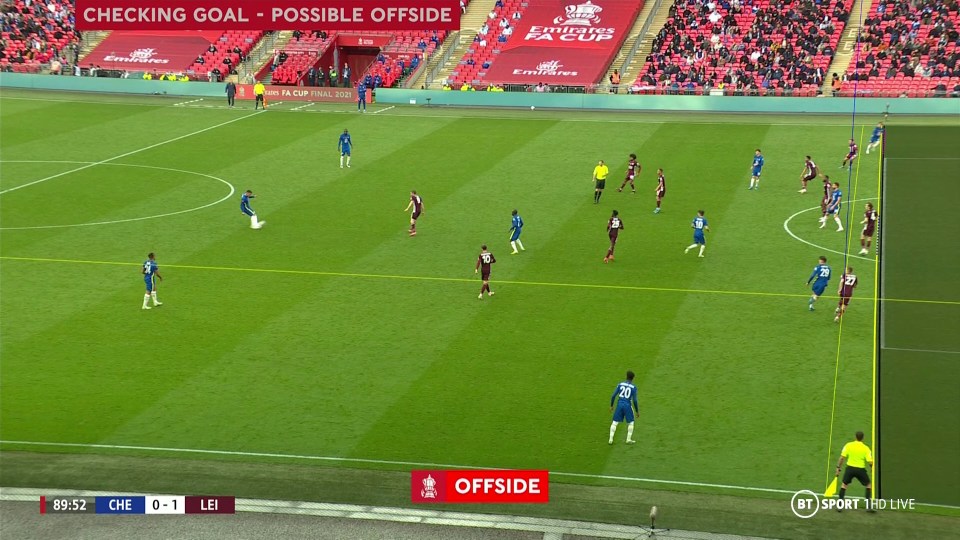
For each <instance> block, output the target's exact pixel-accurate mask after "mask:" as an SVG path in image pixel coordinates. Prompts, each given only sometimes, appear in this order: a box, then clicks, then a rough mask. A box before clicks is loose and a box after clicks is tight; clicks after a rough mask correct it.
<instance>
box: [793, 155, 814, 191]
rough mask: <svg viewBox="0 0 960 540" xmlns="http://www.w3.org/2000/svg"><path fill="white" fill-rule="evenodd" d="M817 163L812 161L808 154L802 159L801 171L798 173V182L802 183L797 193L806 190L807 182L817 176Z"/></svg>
mask: <svg viewBox="0 0 960 540" xmlns="http://www.w3.org/2000/svg"><path fill="white" fill-rule="evenodd" d="M817 173H818V171H817V164H816V163H814V162H813V159H811V158H810V156H807V159H805V160H803V172H802V173H801V174H800V182H801V183H802V184H803V185H802V186H801V187H800V191H799V192H798V193H806V192H807V182H809V181H811V180H813V179H814V178H816V177H817Z"/></svg>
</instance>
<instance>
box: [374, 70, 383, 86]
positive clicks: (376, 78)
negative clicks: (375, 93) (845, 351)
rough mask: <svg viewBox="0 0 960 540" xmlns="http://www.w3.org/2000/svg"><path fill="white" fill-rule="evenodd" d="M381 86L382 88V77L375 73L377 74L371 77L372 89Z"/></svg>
mask: <svg viewBox="0 0 960 540" xmlns="http://www.w3.org/2000/svg"><path fill="white" fill-rule="evenodd" d="M382 86H383V77H381V76H380V74H379V73H377V74H376V75H375V76H374V77H373V87H374V88H381V87H382Z"/></svg>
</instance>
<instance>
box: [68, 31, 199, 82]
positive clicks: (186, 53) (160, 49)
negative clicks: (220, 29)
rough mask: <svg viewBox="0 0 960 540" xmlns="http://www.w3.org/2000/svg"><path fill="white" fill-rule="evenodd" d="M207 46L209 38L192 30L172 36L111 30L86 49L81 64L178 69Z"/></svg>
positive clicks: (195, 57)
mask: <svg viewBox="0 0 960 540" xmlns="http://www.w3.org/2000/svg"><path fill="white" fill-rule="evenodd" d="M209 46H210V41H208V40H207V38H206V37H204V36H203V35H201V34H196V33H193V34H191V33H184V34H182V35H180V36H178V37H172V36H155V35H150V34H136V33H127V32H113V33H111V34H110V35H109V36H107V39H105V40H103V41H102V42H101V43H100V44H99V45H97V47H96V48H95V49H93V50H92V51H90V54H89V55H87V56H86V57H85V58H84V59H83V65H97V66H100V67H102V68H104V69H122V70H129V71H154V70H156V71H157V72H159V73H168V72H180V71H184V70H186V69H187V67H189V66H190V64H192V63H193V62H194V60H196V59H197V57H198V56H200V55H201V54H203V52H204V51H206V50H207V47H209ZM211 69H212V67H211Z"/></svg>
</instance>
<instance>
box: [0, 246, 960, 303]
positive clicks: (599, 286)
mask: <svg viewBox="0 0 960 540" xmlns="http://www.w3.org/2000/svg"><path fill="white" fill-rule="evenodd" d="M0 260H6V261H22V262H43V263H69V264H94V265H101V266H139V263H129V262H117V261H89V260H84V259H50V258H43V257H14V256H8V255H4V256H0ZM164 268H181V269H184V270H209V271H215V272H253V273H263V274H288V275H302V276H325V277H349V278H366V279H383V280H389V279H393V280H412V281H441V282H453V283H475V282H476V279H473V278H459V277H444V276H403V275H395V274H365V273H359V272H325V271H320V270H290V269H283V268H242V267H235V266H200V265H192V264H165V265H164ZM496 283H498V284H500V285H529V286H539V287H568V288H572V289H609V290H619V291H645V292H667V293H686V294H714V295H727V296H765V297H769V298H809V297H810V295H809V294H806V293H803V294H798V293H778V292H765V291H724V290H713V289H682V288H672V287H643V286H640V285H605V284H602V283H563V282H556V281H523V280H503V281H497V282H496ZM822 298H836V297H835V296H823V297H822ZM881 300H884V301H887V302H910V303H918V304H948V305H960V302H956V301H950V300H918V299H901V298H882V299H881Z"/></svg>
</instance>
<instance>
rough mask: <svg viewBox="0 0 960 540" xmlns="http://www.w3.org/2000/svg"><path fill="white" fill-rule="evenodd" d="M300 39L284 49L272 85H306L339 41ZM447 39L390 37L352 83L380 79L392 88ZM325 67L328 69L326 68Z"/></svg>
mask: <svg viewBox="0 0 960 540" xmlns="http://www.w3.org/2000/svg"><path fill="white" fill-rule="evenodd" d="M297 34H299V39H297V38H295V39H294V40H292V41H290V42H289V43H288V44H287V45H286V46H285V47H284V48H283V51H282V52H283V53H284V54H285V58H284V60H283V61H279V62H277V67H276V68H275V69H274V70H273V79H272V81H271V82H272V84H280V85H300V84H303V83H304V82H305V78H306V74H307V72H308V71H309V69H310V68H311V67H320V66H318V62H319V61H320V58H321V57H322V56H323V53H324V51H325V50H326V49H327V47H328V46H329V45H330V44H331V43H334V42H336V38H337V36H338V33H337V32H330V33H329V34H327V33H326V32H319V31H297ZM350 34H351V35H360V36H365V35H381V36H382V35H383V34H382V32H381V33H376V32H351V33H350ZM446 37H447V33H446V32H427V31H424V32H417V31H403V32H396V33H393V34H391V39H390V41H389V42H388V43H387V44H386V45H385V46H384V47H383V49H382V50H381V51H380V53H379V54H378V55H377V59H376V61H375V62H372V63H370V64H369V66H364V67H365V69H363V70H362V73H361V74H360V77H359V78H358V77H356V74H354V77H353V80H352V82H353V83H356V82H357V81H358V80H360V79H361V78H366V75H367V74H369V75H370V76H371V80H374V79H376V77H377V76H378V75H379V76H380V82H381V84H379V85H378V86H381V87H383V86H386V87H389V86H393V85H395V84H397V83H398V82H399V81H400V80H401V78H402V77H403V76H404V75H408V74H409V73H410V72H411V71H412V70H414V69H416V68H417V66H419V65H420V63H421V62H422V61H423V59H424V58H425V57H426V56H429V55H430V54H432V53H433V51H434V50H435V49H436V48H437V47H438V46H439V45H440V43H442V42H443V40H444V39H445V38H446ZM323 67H326V66H323Z"/></svg>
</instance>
